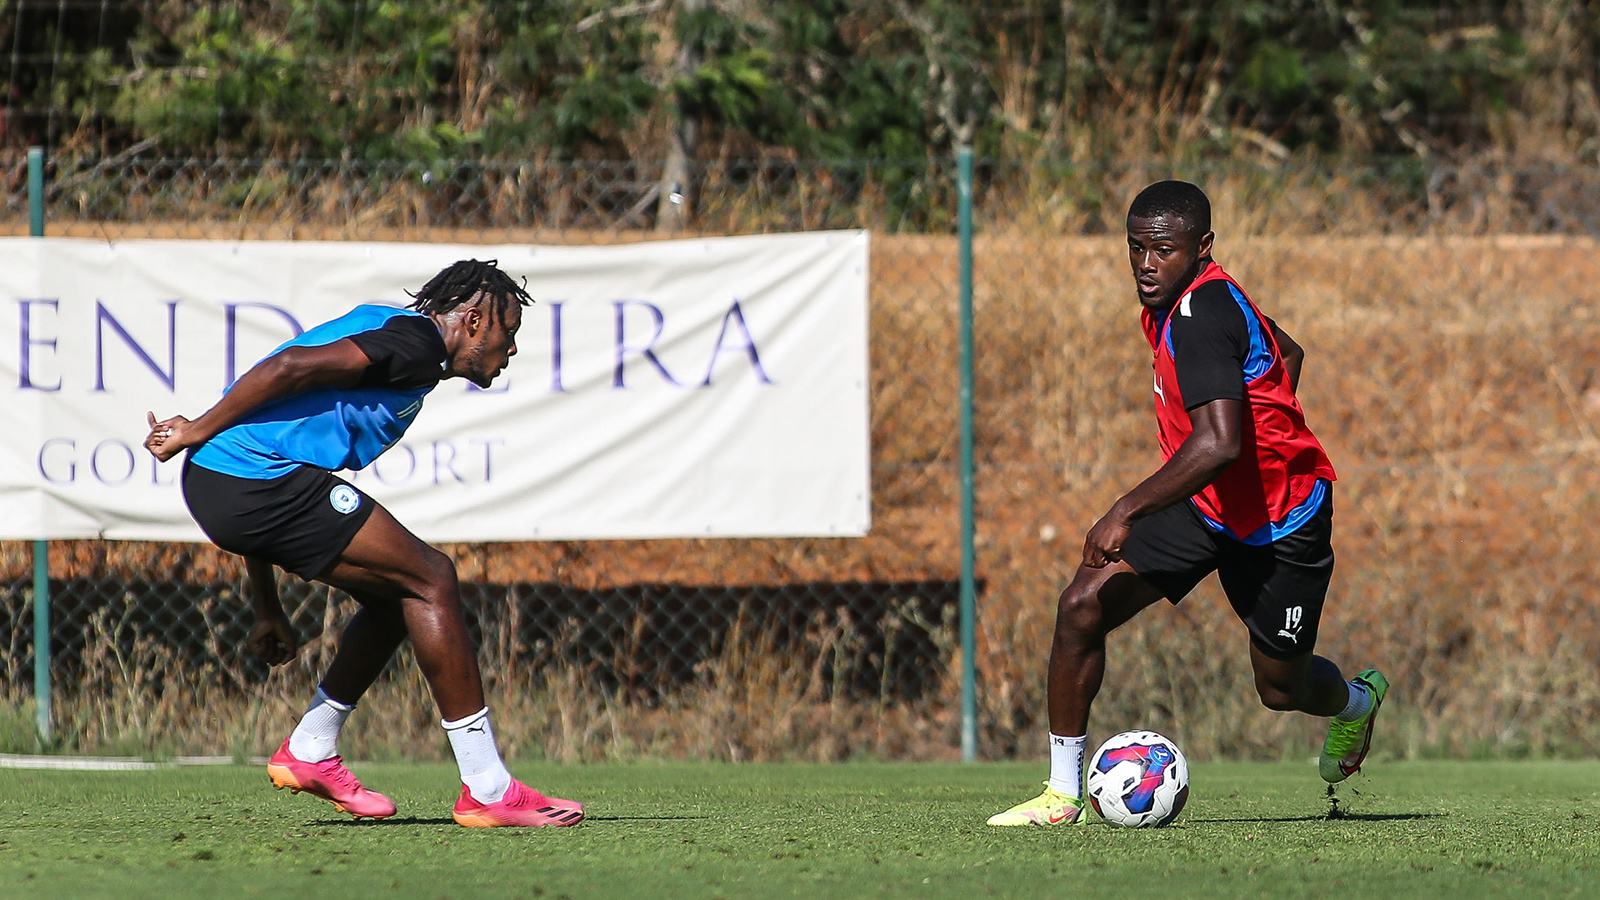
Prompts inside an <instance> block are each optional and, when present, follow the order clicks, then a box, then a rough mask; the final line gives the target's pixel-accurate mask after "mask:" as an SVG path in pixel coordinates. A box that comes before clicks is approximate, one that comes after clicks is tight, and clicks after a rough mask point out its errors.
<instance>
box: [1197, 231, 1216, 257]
mask: <svg viewBox="0 0 1600 900" xmlns="http://www.w3.org/2000/svg"><path fill="white" fill-rule="evenodd" d="M1216 236H1217V233H1216V232H1215V231H1208V232H1206V233H1205V234H1202V235H1200V258H1201V259H1205V258H1206V257H1208V256H1210V255H1211V242H1212V241H1213V240H1214V239H1215V238H1216Z"/></svg>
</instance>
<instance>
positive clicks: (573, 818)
mask: <svg viewBox="0 0 1600 900" xmlns="http://www.w3.org/2000/svg"><path fill="white" fill-rule="evenodd" d="M455 819H456V824H457V825H465V826H467V827H468V828H493V827H496V826H506V825H509V826H514V827H520V828H539V827H541V826H544V825H553V826H555V827H557V828H561V827H565V826H567V825H576V824H578V823H579V822H582V821H583V804H582V803H579V802H577V801H576V800H557V799H556V798H555V797H546V796H545V795H543V794H541V793H539V792H538V791H536V790H534V789H533V788H531V787H528V786H527V785H525V784H523V783H522V782H520V781H518V780H516V779H515V778H513V779H511V787H510V788H509V789H508V790H507V791H506V795H505V796H504V797H501V798H500V801H499V802H498V803H479V802H478V801H477V800H475V799H474V798H473V796H472V792H471V791H469V790H467V786H466V785H462V786H461V799H460V800H457V801H456V809H455Z"/></svg>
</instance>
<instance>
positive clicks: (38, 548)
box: [28, 147, 50, 744]
mask: <svg viewBox="0 0 1600 900" xmlns="http://www.w3.org/2000/svg"><path fill="white" fill-rule="evenodd" d="M28 233H29V234H30V235H32V236H33V237H44V149H43V148H42V147H30V148H28ZM33 709H34V714H35V716H37V718H38V725H39V738H40V740H42V741H43V742H44V743H45V744H49V743H50V545H49V543H48V542H46V541H34V542H33Z"/></svg>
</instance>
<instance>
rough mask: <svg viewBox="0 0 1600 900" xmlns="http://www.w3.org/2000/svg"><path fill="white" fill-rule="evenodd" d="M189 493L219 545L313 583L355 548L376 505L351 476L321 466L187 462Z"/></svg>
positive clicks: (203, 526) (185, 473) (197, 514)
mask: <svg viewBox="0 0 1600 900" xmlns="http://www.w3.org/2000/svg"><path fill="white" fill-rule="evenodd" d="M183 499H184V502H186V503H188V504H189V512H190V514H192V515H193V516H194V520H195V522H197V523H199V525H200V529H201V530H202V531H204V532H205V533H206V537H209V538H211V541H212V543H214V544H216V545H217V546H218V547H221V548H222V549H224V550H227V551H229V552H230V553H237V554H239V555H240V556H256V557H260V558H262V559H265V560H268V561H270V562H272V563H273V564H275V565H278V566H281V567H282V568H283V569H284V570H286V571H289V572H293V573H294V574H296V575H298V576H300V577H301V578H304V579H306V580H308V581H309V580H310V579H312V578H315V577H317V576H318V575H320V574H322V571H323V570H324V569H326V568H328V566H329V565H331V564H332V563H333V561H334V560H335V559H337V558H338V556H339V554H340V553H343V552H344V548H346V547H348V546H350V541H351V540H352V539H353V538H355V536H356V532H358V531H360V530H361V526H362V525H364V524H366V521H367V517H368V516H371V515H372V511H373V509H375V508H376V507H377V504H376V503H375V502H374V501H373V500H372V498H371V497H368V496H367V495H366V494H363V493H362V492H361V491H359V490H357V489H356V488H355V487H354V486H352V485H351V484H350V483H349V482H348V481H345V480H344V479H343V478H339V477H337V476H335V475H333V474H332V473H330V472H326V471H324V470H322V469H318V468H316V467H315V466H301V467H300V468H298V469H295V470H294V471H293V472H290V473H289V474H287V475H280V476H278V477H277V478H264V479H255V478H239V477H236V476H233V475H224V474H222V473H221V472H213V471H212V470H210V469H207V468H206V467H204V466H197V465H195V464H194V463H192V462H189V461H187V460H185V461H184V464H183Z"/></svg>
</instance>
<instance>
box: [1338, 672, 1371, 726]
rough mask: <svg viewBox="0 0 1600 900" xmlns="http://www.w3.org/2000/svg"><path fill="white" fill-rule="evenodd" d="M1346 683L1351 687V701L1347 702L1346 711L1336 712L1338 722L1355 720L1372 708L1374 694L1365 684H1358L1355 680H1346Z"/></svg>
mask: <svg viewBox="0 0 1600 900" xmlns="http://www.w3.org/2000/svg"><path fill="white" fill-rule="evenodd" d="M1345 685H1346V686H1347V687H1349V688H1350V701H1349V702H1348V703H1346V704H1345V706H1344V712H1340V713H1335V714H1334V716H1333V719H1334V721H1336V722H1354V721H1355V720H1357V719H1359V718H1361V717H1362V716H1364V715H1366V714H1367V710H1369V709H1372V694H1371V693H1369V692H1368V691H1367V689H1366V687H1365V686H1364V685H1359V684H1356V683H1355V682H1354V681H1346V682H1345Z"/></svg>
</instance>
